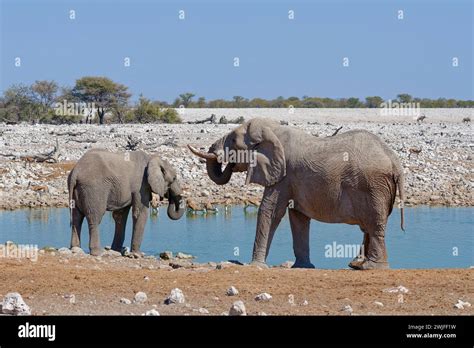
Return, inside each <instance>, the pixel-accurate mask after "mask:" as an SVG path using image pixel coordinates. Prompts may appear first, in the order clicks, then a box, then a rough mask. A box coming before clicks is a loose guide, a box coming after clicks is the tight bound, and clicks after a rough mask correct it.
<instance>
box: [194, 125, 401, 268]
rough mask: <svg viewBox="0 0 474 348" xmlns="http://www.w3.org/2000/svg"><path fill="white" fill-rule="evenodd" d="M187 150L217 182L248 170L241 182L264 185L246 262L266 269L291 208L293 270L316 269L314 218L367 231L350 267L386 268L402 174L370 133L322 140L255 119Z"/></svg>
mask: <svg viewBox="0 0 474 348" xmlns="http://www.w3.org/2000/svg"><path fill="white" fill-rule="evenodd" d="M188 148H189V149H190V150H191V152H192V153H193V154H195V155H197V156H199V157H201V158H204V159H205V160H206V169H207V174H208V176H209V178H210V179H211V180H212V181H214V182H215V183H216V184H218V185H224V184H226V183H228V182H229V180H230V178H231V176H232V173H234V172H242V171H246V172H247V176H246V184H249V183H255V184H259V185H262V186H264V192H263V197H262V201H261V204H260V207H259V210H258V216H257V227H256V236H255V242H254V246H253V253H252V262H251V264H254V265H260V266H264V267H265V266H266V259H267V256H268V253H269V250H270V245H271V242H272V239H273V236H274V233H275V230H276V229H277V227H278V225H279V223H280V221H281V219H282V217H283V216H284V215H285V213H286V211H287V210H288V215H289V220H290V226H291V232H292V237H293V251H294V254H295V257H296V261H295V263H294V264H293V267H294V268H314V265H313V264H312V263H311V261H310V250H309V230H310V221H311V219H315V220H317V221H322V222H326V223H345V224H350V225H358V226H359V227H360V229H361V231H362V232H363V233H364V243H363V246H361V252H362V251H363V255H361V258H360V259H358V258H356V259H354V260H353V261H352V262H351V263H350V264H349V266H350V267H352V268H354V269H360V270H365V269H386V268H388V261H387V251H386V247H385V228H386V224H387V220H388V217H389V215H390V214H391V212H392V209H393V205H394V202H395V197H396V192H397V188H398V192H399V196H400V201H401V204H400V206H401V209H400V211H401V228H402V229H403V200H404V188H403V183H404V175H403V169H402V166H401V164H400V161H399V159H398V157H397V155H396V154H395V153H394V152H393V151H392V150H391V149H390V148H389V147H388V146H387V145H386V144H385V143H384V142H382V140H381V139H380V138H379V137H377V136H376V135H375V134H372V133H370V132H368V131H365V130H351V131H348V132H345V133H340V134H338V135H335V136H331V137H326V138H321V137H314V136H312V135H310V134H307V133H306V132H304V131H303V130H299V129H296V128H292V127H288V126H283V125H281V124H279V123H276V122H274V121H272V120H269V119H265V118H254V119H251V120H249V121H247V122H245V123H243V124H242V125H240V126H239V127H237V128H236V129H234V130H233V131H231V132H230V133H228V134H227V135H225V136H223V137H222V138H220V139H219V140H217V141H216V142H215V143H214V144H212V145H211V147H210V148H209V150H208V152H204V151H202V150H199V149H198V148H196V147H193V146H192V145H191V144H188ZM224 163H227V165H226V166H225V169H224V170H222V165H223V164H224Z"/></svg>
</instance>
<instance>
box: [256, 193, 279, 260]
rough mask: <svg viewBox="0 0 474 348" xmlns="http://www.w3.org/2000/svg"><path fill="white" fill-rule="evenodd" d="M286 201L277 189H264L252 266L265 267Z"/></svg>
mask: <svg viewBox="0 0 474 348" xmlns="http://www.w3.org/2000/svg"><path fill="white" fill-rule="evenodd" d="M286 206H287V200H286V199H284V198H283V197H281V194H280V192H279V189H277V188H275V187H272V188H268V187H267V188H265V192H264V194H263V198H262V202H261V204H260V207H259V209H258V216H257V232H256V235H255V242H254V245H253V253H252V263H251V264H253V265H260V266H266V264H265V262H266V260H267V256H268V252H269V250H270V245H271V243H272V240H273V236H274V234H275V230H276V229H277V227H278V225H279V224H280V221H281V219H282V217H283V216H284V215H285V212H286Z"/></svg>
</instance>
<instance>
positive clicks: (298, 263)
mask: <svg viewBox="0 0 474 348" xmlns="http://www.w3.org/2000/svg"><path fill="white" fill-rule="evenodd" d="M291 268H315V267H314V265H313V264H312V263H311V262H309V261H298V260H296V261H295V263H294V264H293V266H291Z"/></svg>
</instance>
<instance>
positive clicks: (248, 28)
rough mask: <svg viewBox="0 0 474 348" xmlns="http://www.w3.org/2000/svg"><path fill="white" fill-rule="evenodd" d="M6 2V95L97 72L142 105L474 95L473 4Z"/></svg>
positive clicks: (374, 0) (2, 82) (422, 0)
mask: <svg viewBox="0 0 474 348" xmlns="http://www.w3.org/2000/svg"><path fill="white" fill-rule="evenodd" d="M0 2H1V7H0V9H1V14H0V19H1V27H0V28H1V46H0V48H1V52H0V59H1V61H0V64H1V75H0V88H1V91H4V90H5V89H6V88H8V87H9V86H10V85H11V84H13V83H32V82H34V81H35V80H56V81H57V82H58V83H59V84H60V85H69V86H72V85H73V84H74V81H75V80H76V79H77V78H80V77H82V76H92V75H97V76H107V77H110V78H111V79H113V80H114V81H117V82H120V83H123V84H125V85H127V86H129V88H130V91H131V92H132V93H133V94H134V99H136V98H137V97H138V94H140V93H142V94H143V95H145V96H146V97H149V98H152V99H160V100H168V101H172V100H173V99H174V97H176V96H177V95H178V94H179V93H183V92H188V91H189V92H194V93H195V94H197V95H198V96H204V97H206V99H215V98H226V99H231V98H232V96H235V95H241V96H244V97H247V98H253V97H263V98H275V97H277V96H280V95H281V96H285V97H290V96H298V97H301V96H303V95H310V96H321V97H332V98H341V97H352V96H355V97H359V98H363V97H365V96H369V95H380V96H382V97H384V98H394V97H395V96H396V95H397V94H399V93H409V94H412V95H415V96H419V97H427V98H438V97H447V98H457V99H473V98H474V97H473V74H474V72H473V60H474V59H473V1H471V0H446V1H440V0H431V1H428V0H408V1H395V0H393V1H390V0H370V1H368V0H367V1H350V0H345V1H340V0H332V1H329V0H328V1H301V0H300V1H298V0H291V1H290V0H285V1H282V0H280V1H275V0H273V1H270V0H267V1H265V0H260V1H258V0H255V1H249V0H242V1H223V0H221V1H217V0H213V1H210V0H193V1H176V0H175V1H151V0H149V1H144V0H136V1H132V0H127V1H123V0H122V1H110V0H98V1H86V0H83V1H77V0H76V1H65V0H63V1H59V0H55V1H51V0H0ZM70 10H74V11H75V12H76V19H75V20H71V19H69V11H70ZM180 10H184V11H185V15H186V19H185V20H180V19H179V18H178V14H179V11H180ZM289 10H293V11H294V14H295V18H294V20H289V19H288V11H289ZM398 10H403V11H404V19H403V20H399V19H398V18H397V14H398V13H397V11H398ZM15 57H20V58H21V67H15V64H14V63H15ZM125 57H130V59H131V66H130V67H124V58H125ZM234 57H239V60H240V66H239V67H234V65H233V63H234V61H233V59H234ZM344 57H348V58H349V67H343V64H342V63H343V58H344ZM453 57H457V58H458V60H459V66H458V67H456V68H454V67H453V66H452V59H453Z"/></svg>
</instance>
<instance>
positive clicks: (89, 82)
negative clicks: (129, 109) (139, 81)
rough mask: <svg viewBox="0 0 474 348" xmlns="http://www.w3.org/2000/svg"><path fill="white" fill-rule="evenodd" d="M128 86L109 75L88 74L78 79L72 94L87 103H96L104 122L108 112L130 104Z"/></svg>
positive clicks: (102, 122) (117, 110)
mask: <svg viewBox="0 0 474 348" xmlns="http://www.w3.org/2000/svg"><path fill="white" fill-rule="evenodd" d="M127 90H128V87H126V86H124V85H122V84H119V83H116V82H113V81H112V80H111V79H109V78H107V77H95V76H88V77H83V78H81V79H79V80H77V81H76V85H75V86H74V88H73V89H72V95H73V96H74V97H75V98H77V99H78V100H80V101H81V102H85V103H94V104H95V107H96V109H97V115H98V116H99V123H100V124H104V116H105V113H106V112H113V113H117V112H120V111H119V110H121V109H122V108H124V107H125V106H126V105H127V104H128V99H129V98H130V94H129V93H128V92H127Z"/></svg>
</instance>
